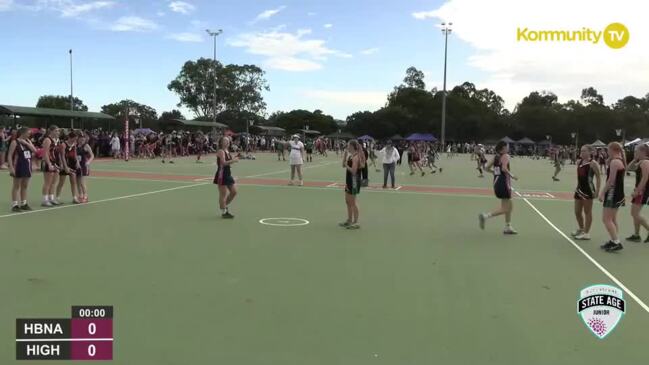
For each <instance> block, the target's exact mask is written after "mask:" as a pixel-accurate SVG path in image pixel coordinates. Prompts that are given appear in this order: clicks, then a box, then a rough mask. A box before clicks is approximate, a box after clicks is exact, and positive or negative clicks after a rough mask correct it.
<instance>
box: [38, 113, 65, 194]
mask: <svg viewBox="0 0 649 365" xmlns="http://www.w3.org/2000/svg"><path fill="white" fill-rule="evenodd" d="M59 133H60V130H59V127H57V126H55V125H52V126H50V127H49V128H47V131H46V132H45V137H44V138H43V143H42V144H41V145H42V149H43V160H42V161H41V171H42V172H43V189H42V191H41V192H42V194H43V202H42V204H41V205H42V206H44V207H51V206H53V205H59V204H61V203H60V202H59V201H58V200H56V199H55V198H54V185H55V184H56V183H57V181H58V178H59V154H58V152H57V145H58V143H59Z"/></svg>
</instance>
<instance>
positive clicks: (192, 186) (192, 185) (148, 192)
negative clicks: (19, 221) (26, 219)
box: [0, 183, 208, 218]
mask: <svg viewBox="0 0 649 365" xmlns="http://www.w3.org/2000/svg"><path fill="white" fill-rule="evenodd" d="M203 185H208V183H200V184H191V185H183V186H176V187H173V188H169V189H162V190H154V191H147V192H145V193H138V194H131V195H124V196H117V197H114V198H108V199H101V200H92V201H90V202H88V203H84V204H68V205H59V206H56V207H52V208H44V209H38V210H31V211H27V212H21V213H13V214H5V215H0V218H9V217H19V216H23V215H26V214H36V213H43V212H52V211H55V210H59V209H66V208H74V207H82V206H84V205H92V204H99V203H106V202H112V201H115V200H122V199H131V198H138V197H141V196H147V195H152V194H159V193H166V192H168V191H174V190H181V189H187V188H194V187H197V186H203Z"/></svg>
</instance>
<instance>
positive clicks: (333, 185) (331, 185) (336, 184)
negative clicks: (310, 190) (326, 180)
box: [327, 183, 338, 188]
mask: <svg viewBox="0 0 649 365" xmlns="http://www.w3.org/2000/svg"><path fill="white" fill-rule="evenodd" d="M327 187H328V188H337V187H338V183H331V184H329V185H327Z"/></svg>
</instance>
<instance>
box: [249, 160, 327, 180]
mask: <svg viewBox="0 0 649 365" xmlns="http://www.w3.org/2000/svg"><path fill="white" fill-rule="evenodd" d="M335 163H340V162H339V161H332V162H327V163H323V164H319V165H310V166H306V167H304V168H303V170H307V169H315V168H318V167H323V166H329V165H333V164H335ZM302 166H304V165H302ZM287 172H291V170H290V169H284V170H279V171H271V172H266V173H263V174H257V175H250V176H244V177H243V178H244V179H252V178H255V177H262V176H271V175H277V174H285V173H287Z"/></svg>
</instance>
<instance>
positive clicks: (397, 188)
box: [394, 185, 403, 190]
mask: <svg viewBox="0 0 649 365" xmlns="http://www.w3.org/2000/svg"><path fill="white" fill-rule="evenodd" d="M402 187H403V186H401V185H399V186H397V187H396V188H394V190H401V188H402Z"/></svg>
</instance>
